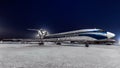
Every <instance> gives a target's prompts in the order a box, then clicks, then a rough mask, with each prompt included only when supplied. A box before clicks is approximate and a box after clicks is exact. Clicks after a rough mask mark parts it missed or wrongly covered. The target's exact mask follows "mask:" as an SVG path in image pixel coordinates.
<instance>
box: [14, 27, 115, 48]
mask: <svg viewBox="0 0 120 68" xmlns="http://www.w3.org/2000/svg"><path fill="white" fill-rule="evenodd" d="M28 30H32V31H37V32H38V37H39V38H37V39H14V41H16V40H18V41H21V42H39V45H43V44H44V42H55V43H56V44H57V45H61V43H62V42H65V41H69V42H70V43H83V44H85V46H86V47H88V46H89V44H92V43H94V44H113V43H114V42H115V40H114V39H113V38H114V37H115V34H114V33H111V32H108V31H104V30H102V29H81V30H75V31H68V32H62V33H55V34H49V33H48V32H47V31H46V30H44V29H28Z"/></svg>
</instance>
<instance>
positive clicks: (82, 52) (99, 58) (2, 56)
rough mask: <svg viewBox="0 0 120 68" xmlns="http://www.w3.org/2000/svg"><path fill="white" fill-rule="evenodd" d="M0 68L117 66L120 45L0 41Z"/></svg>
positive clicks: (99, 67) (119, 65)
mask: <svg viewBox="0 0 120 68" xmlns="http://www.w3.org/2000/svg"><path fill="white" fill-rule="evenodd" d="M0 68H120V46H114V45H91V46H90V47H88V48H87V47H84V44H81V45H80V44H79V45H74V46H72V44H71V45H65V44H64V45H63V46H59V45H54V44H49V45H44V46H38V45H37V44H0Z"/></svg>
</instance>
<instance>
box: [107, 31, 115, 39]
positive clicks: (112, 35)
mask: <svg viewBox="0 0 120 68" xmlns="http://www.w3.org/2000/svg"><path fill="white" fill-rule="evenodd" d="M107 37H108V38H113V37H115V34H114V33H111V32H107Z"/></svg>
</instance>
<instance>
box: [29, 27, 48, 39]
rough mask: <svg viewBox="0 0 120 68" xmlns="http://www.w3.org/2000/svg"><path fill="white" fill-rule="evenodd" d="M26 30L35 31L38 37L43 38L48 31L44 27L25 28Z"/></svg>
mask: <svg viewBox="0 0 120 68" xmlns="http://www.w3.org/2000/svg"><path fill="white" fill-rule="evenodd" d="M27 30H32V31H37V32H38V35H39V37H40V38H44V37H45V36H46V35H47V34H48V32H47V31H46V30H44V29H27Z"/></svg>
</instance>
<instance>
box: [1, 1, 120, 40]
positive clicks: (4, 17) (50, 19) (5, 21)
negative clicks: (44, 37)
mask: <svg viewBox="0 0 120 68" xmlns="http://www.w3.org/2000/svg"><path fill="white" fill-rule="evenodd" d="M41 27H42V28H45V29H48V30H49V31H50V32H51V33H56V32H63V31H70V30H76V29H82V28H101V29H104V30H107V31H110V32H114V33H116V34H117V37H119V34H120V33H119V28H120V1H115V0H103V1H102V0H3V1H2V0H0V36H1V37H19V38H21V37H30V36H32V35H34V32H31V31H27V30H26V29H27V28H41Z"/></svg>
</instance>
